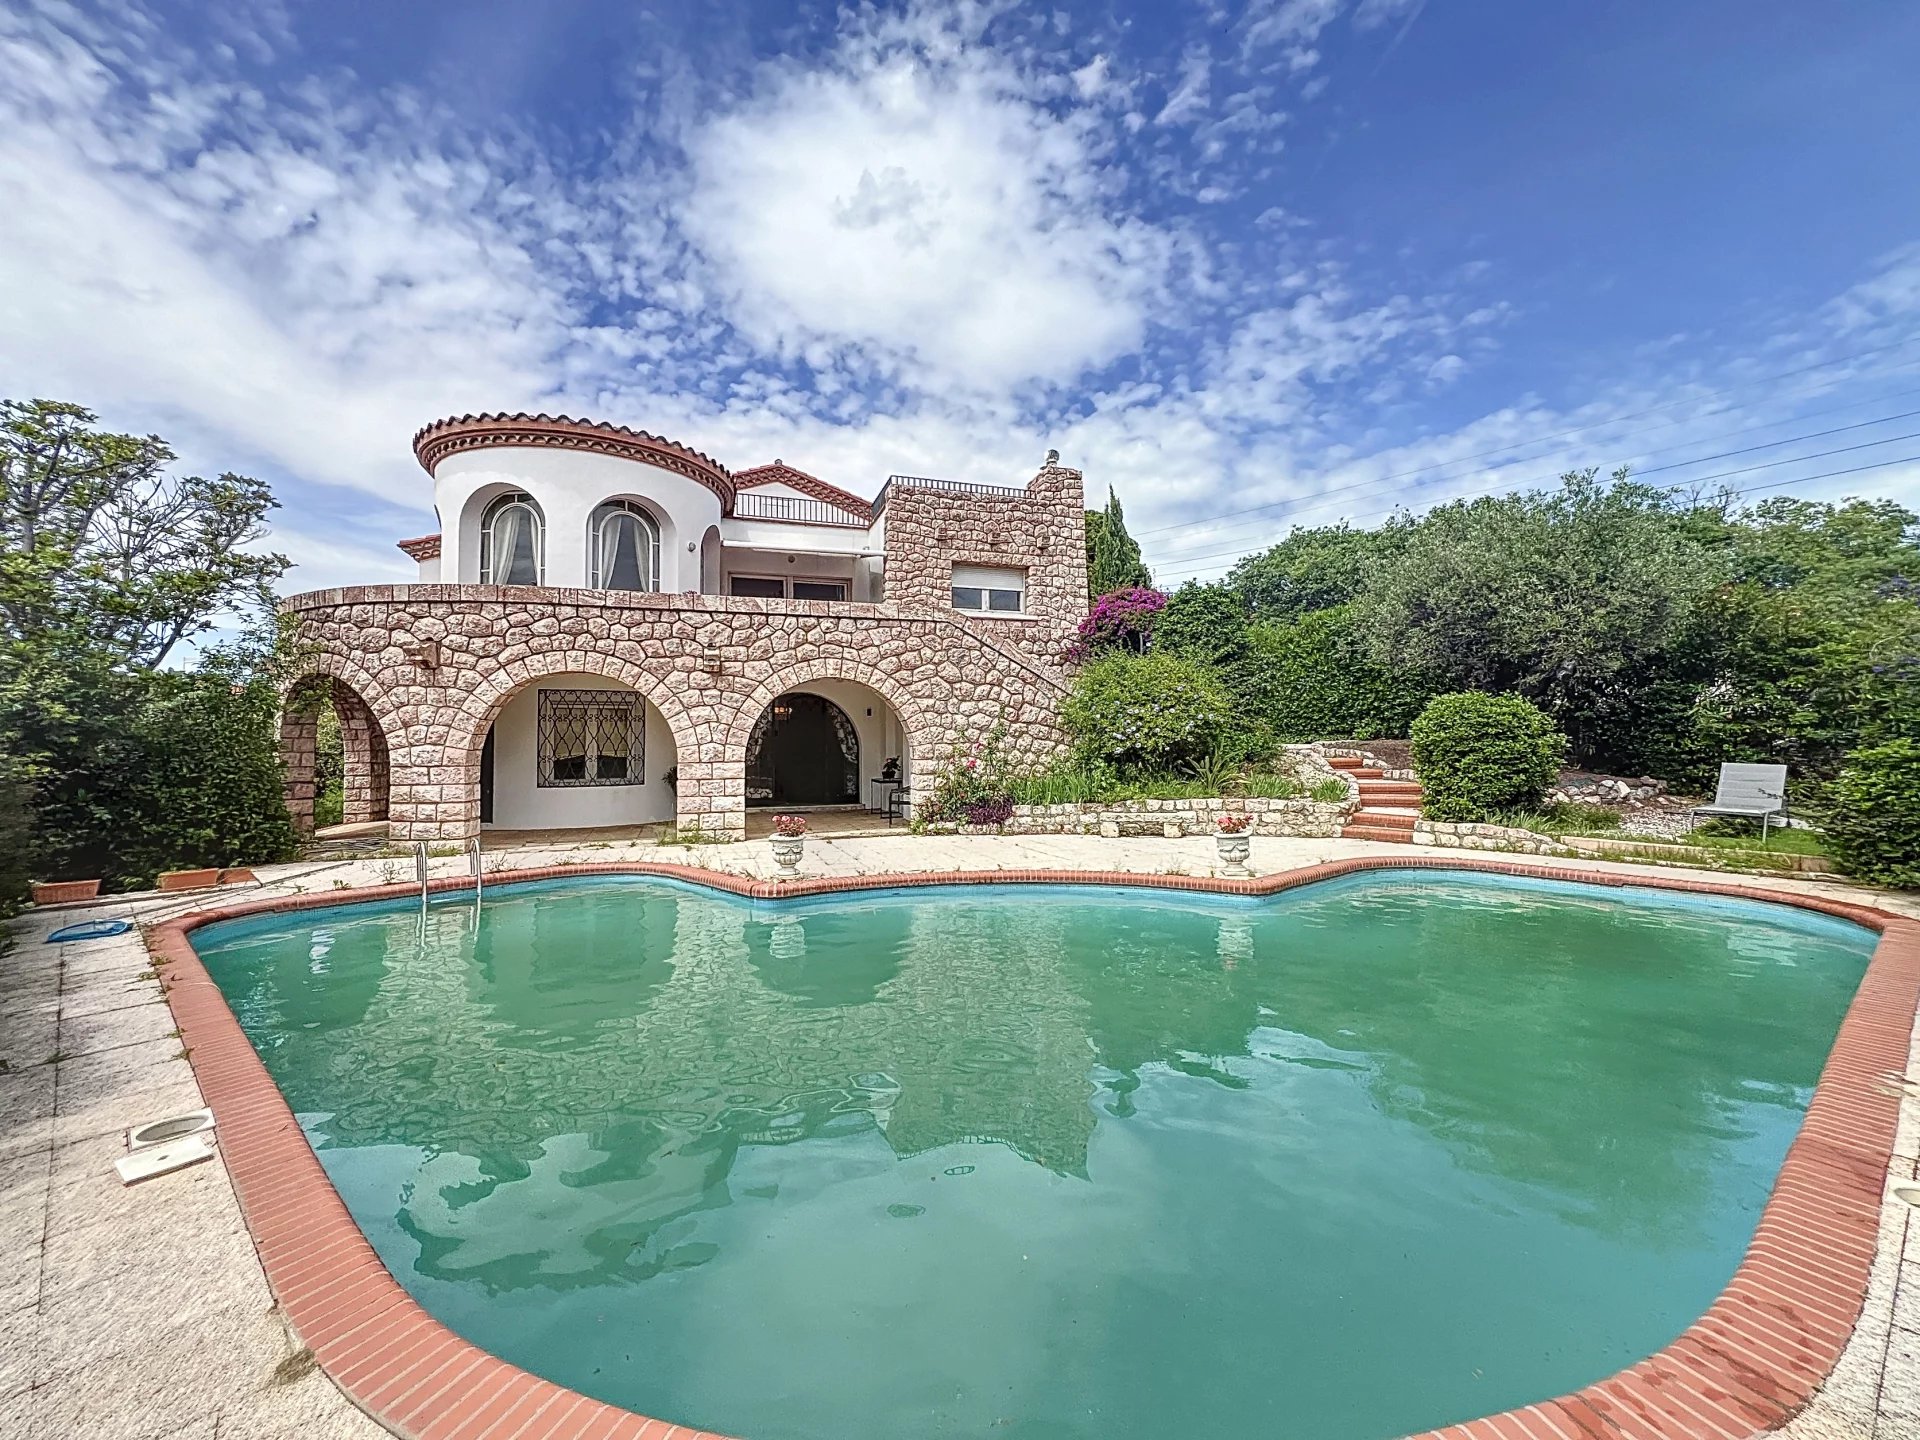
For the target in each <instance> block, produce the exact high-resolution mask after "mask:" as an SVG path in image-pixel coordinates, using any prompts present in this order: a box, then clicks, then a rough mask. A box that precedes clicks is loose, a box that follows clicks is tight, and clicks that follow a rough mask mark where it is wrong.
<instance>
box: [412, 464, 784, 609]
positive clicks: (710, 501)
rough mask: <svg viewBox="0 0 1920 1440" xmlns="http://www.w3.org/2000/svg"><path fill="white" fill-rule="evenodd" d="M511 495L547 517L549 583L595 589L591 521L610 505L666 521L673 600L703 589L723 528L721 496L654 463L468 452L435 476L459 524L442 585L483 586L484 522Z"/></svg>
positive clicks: (442, 506) (663, 553) (665, 574)
mask: <svg viewBox="0 0 1920 1440" xmlns="http://www.w3.org/2000/svg"><path fill="white" fill-rule="evenodd" d="M510 490H524V491H525V492H526V493H527V494H529V495H531V496H532V497H533V499H534V502H535V503H536V504H537V505H539V507H540V510H541V513H542V516H543V518H544V521H545V524H544V543H545V550H546V555H545V573H544V574H543V576H542V583H544V584H547V585H576V586H583V585H585V584H587V582H588V579H589V576H590V573H591V572H590V570H589V567H588V560H587V555H588V552H587V520H588V517H589V516H591V515H592V513H593V511H594V508H595V507H596V506H598V505H600V504H601V503H602V502H604V501H607V500H636V501H638V502H639V503H640V504H641V505H643V506H645V507H646V508H647V509H649V510H651V511H652V512H653V515H654V517H655V519H657V520H658V521H659V522H660V588H661V589H662V590H664V591H667V592H670V593H671V592H674V591H686V590H695V591H697V590H699V589H700V542H701V540H702V539H703V538H704V537H705V535H706V533H707V530H708V529H709V528H710V527H712V526H715V525H718V524H719V523H720V498H719V497H718V496H717V495H715V494H714V493H713V492H712V491H711V490H709V489H707V487H706V486H704V485H702V484H700V483H699V482H697V481H694V480H689V479H687V478H686V477H685V476H683V475H676V474H674V473H673V472H672V471H671V470H662V469H660V468H659V467H658V466H656V465H649V464H647V463H645V462H644V461H640V460H624V459H621V458H619V457H617V456H613V455H594V454H589V453H587V452H586V451H581V450H562V449H549V448H545V447H540V446H530V445H529V446H518V445H507V446H501V447H499V448H497V449H487V450H468V451H462V452H459V453H456V454H453V455H449V456H447V457H446V459H444V460H442V461H441V462H440V465H439V468H438V469H437V470H435V471H434V506H435V508H436V509H437V510H439V512H440V514H441V515H443V516H447V515H453V516H457V517H459V518H458V521H457V523H456V524H455V525H453V526H451V527H450V528H449V531H448V532H443V533H444V539H443V541H442V546H441V553H442V559H441V569H440V578H441V579H442V580H444V581H445V582H447V583H448V584H456V585H473V584H478V583H479V580H480V517H481V513H482V512H483V511H484V510H485V509H486V508H487V506H488V504H489V503H491V502H492V501H493V499H494V498H495V497H496V496H499V495H502V494H505V493H506V492H507V491H510ZM790 528H791V527H790ZM689 544H691V545H692V546H693V548H692V550H689V549H688V548H687V547H688V545H689Z"/></svg>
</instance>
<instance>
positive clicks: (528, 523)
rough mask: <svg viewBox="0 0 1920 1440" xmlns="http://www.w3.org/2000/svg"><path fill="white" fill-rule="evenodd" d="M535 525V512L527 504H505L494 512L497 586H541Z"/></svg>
mask: <svg viewBox="0 0 1920 1440" xmlns="http://www.w3.org/2000/svg"><path fill="white" fill-rule="evenodd" d="M533 525H534V521H533V512H532V511H531V510H529V509H528V508H527V507H526V506H525V505H520V504H514V505H503V506H501V507H500V508H499V509H498V510H497V511H495V512H494V516H493V544H492V547H491V549H492V555H491V559H492V569H493V576H492V579H493V583H494V584H496V585H538V584H539V583H540V566H539V561H538V558H537V551H536V544H535V537H534V528H533Z"/></svg>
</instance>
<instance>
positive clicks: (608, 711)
mask: <svg viewBox="0 0 1920 1440" xmlns="http://www.w3.org/2000/svg"><path fill="white" fill-rule="evenodd" d="M538 734H539V745H538V750H539V774H538V777H537V784H538V785H539V786H540V788H542V789H546V788H549V787H553V786H577V785H644V784H645V783H646V758H647V755H646V751H647V726H646V712H645V710H644V708H643V707H642V705H641V702H640V697H639V696H638V695H635V694H632V693H631V692H629V691H624V690H542V691H541V692H540V718H539V732H538Z"/></svg>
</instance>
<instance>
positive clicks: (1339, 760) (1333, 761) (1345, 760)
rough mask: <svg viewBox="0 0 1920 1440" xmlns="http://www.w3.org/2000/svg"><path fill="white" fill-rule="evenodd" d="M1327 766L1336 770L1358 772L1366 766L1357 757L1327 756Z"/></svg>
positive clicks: (1364, 762)
mask: <svg viewBox="0 0 1920 1440" xmlns="http://www.w3.org/2000/svg"><path fill="white" fill-rule="evenodd" d="M1327 764H1329V765H1331V766H1332V767H1333V768H1334V769H1336V770H1358V769H1360V768H1361V766H1363V765H1365V764H1366V761H1364V760H1362V759H1361V758H1360V757H1359V756H1358V755H1329V756H1328V757H1327Z"/></svg>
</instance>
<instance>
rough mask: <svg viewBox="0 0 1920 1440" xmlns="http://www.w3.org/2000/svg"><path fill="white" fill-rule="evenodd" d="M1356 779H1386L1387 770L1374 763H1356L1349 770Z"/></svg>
mask: <svg viewBox="0 0 1920 1440" xmlns="http://www.w3.org/2000/svg"><path fill="white" fill-rule="evenodd" d="M1347 774H1349V775H1351V776H1352V777H1353V778H1354V779H1356V780H1384V779H1386V778H1387V772H1386V771H1384V770H1381V769H1378V768H1376V767H1374V766H1372V765H1356V766H1354V767H1353V768H1352V769H1351V770H1349V771H1347Z"/></svg>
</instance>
